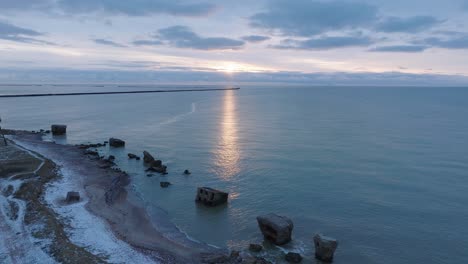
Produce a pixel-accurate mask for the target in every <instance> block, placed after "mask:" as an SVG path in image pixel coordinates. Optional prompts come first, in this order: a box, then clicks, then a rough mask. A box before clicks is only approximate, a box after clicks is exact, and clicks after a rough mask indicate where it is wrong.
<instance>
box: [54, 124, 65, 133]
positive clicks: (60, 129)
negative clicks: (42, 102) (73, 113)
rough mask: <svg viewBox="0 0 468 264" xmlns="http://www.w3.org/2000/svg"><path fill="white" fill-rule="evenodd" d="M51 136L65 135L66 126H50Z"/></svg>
mask: <svg viewBox="0 0 468 264" xmlns="http://www.w3.org/2000/svg"><path fill="white" fill-rule="evenodd" d="M51 130H52V134H53V135H65V134H66V133H67V126H66V125H52V126H51Z"/></svg>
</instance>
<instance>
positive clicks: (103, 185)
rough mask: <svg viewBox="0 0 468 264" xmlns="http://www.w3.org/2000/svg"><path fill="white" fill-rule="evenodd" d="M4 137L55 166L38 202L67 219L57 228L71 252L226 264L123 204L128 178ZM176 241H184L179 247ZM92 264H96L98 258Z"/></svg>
mask: <svg viewBox="0 0 468 264" xmlns="http://www.w3.org/2000/svg"><path fill="white" fill-rule="evenodd" d="M4 131H5V132H6V134H7V135H8V138H9V141H10V142H14V144H15V145H18V146H19V147H21V148H24V149H25V150H26V151H28V152H30V153H31V154H32V153H37V154H38V155H39V156H41V157H43V158H44V159H45V160H46V161H47V162H50V163H51V164H52V165H54V166H53V167H55V166H57V168H58V169H57V171H56V173H57V175H58V176H57V178H55V179H53V180H51V182H50V183H46V184H45V186H44V193H43V194H42V195H41V199H42V201H43V205H44V206H46V207H48V208H49V209H51V210H52V211H54V213H55V214H56V218H57V219H58V220H59V221H61V220H62V222H63V219H67V221H66V222H67V223H65V224H64V223H61V224H63V226H65V227H64V232H65V233H67V235H68V237H69V239H70V241H71V242H72V243H73V244H76V246H78V247H83V248H86V249H87V250H89V251H90V254H92V255H96V256H100V255H108V257H109V258H110V259H109V260H110V261H111V262H119V261H120V262H122V259H125V258H127V259H128V260H132V261H135V260H136V259H140V262H142V261H144V262H145V263H148V262H154V263H213V259H218V260H219V261H217V262H216V263H229V259H230V257H229V256H228V255H227V254H228V251H227V250H225V249H216V248H213V247H210V246H208V245H206V244H203V243H198V242H195V241H193V240H191V239H189V238H188V237H187V236H186V235H185V234H184V233H183V232H181V231H180V230H179V229H178V228H177V227H176V226H175V225H174V230H178V231H179V232H180V233H181V234H183V236H180V235H177V236H175V237H177V240H176V239H174V240H173V239H170V238H168V237H167V236H165V234H164V233H163V232H162V231H160V230H158V228H157V223H155V224H153V222H152V220H154V219H150V218H149V216H148V214H147V212H146V210H145V209H144V208H143V207H141V206H139V205H137V204H134V202H132V201H130V199H128V191H129V190H127V186H128V185H129V183H130V177H129V175H128V174H126V173H125V172H122V171H120V170H116V169H113V168H109V167H108V166H105V164H104V163H105V161H104V160H101V159H99V158H95V157H93V156H88V155H86V154H85V151H86V149H83V148H79V147H77V146H72V145H60V144H55V143H54V142H46V141H43V140H42V136H41V134H40V133H31V132H27V131H16V130H4ZM0 148H1V146H0ZM52 170H53V169H52ZM49 172H52V171H49ZM59 177H61V178H59ZM23 184H24V183H23ZM20 188H21V187H20ZM68 191H78V192H79V193H80V196H81V198H82V199H81V200H80V202H78V203H73V204H65V203H64V201H63V200H64V198H65V195H66V193H67V192H68ZM25 202H26V204H28V203H30V201H29V200H26V201H25ZM87 214H88V215H87ZM0 232H1V229H0ZM97 236H99V239H97V240H96V239H95V238H96V237H97ZM181 237H185V238H186V239H184V241H179V240H180V238H181ZM116 240H118V241H116ZM119 242H122V243H119ZM106 243H107V244H106ZM115 250H118V251H119V252H116V251H115ZM0 253H1V252H0ZM49 253H50V252H49ZM112 257H114V259H112ZM222 260H223V261H222ZM104 262H107V261H104ZM47 263H49V262H47ZM92 263H100V261H99V258H96V259H95V260H93V261H92Z"/></svg>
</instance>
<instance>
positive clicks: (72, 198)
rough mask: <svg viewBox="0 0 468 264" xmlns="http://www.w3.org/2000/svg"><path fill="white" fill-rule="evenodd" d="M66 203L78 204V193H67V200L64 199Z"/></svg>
mask: <svg viewBox="0 0 468 264" xmlns="http://www.w3.org/2000/svg"><path fill="white" fill-rule="evenodd" d="M65 201H66V202H67V203H73V202H79V201H80V193H79V192H68V193H67V198H66V199H65Z"/></svg>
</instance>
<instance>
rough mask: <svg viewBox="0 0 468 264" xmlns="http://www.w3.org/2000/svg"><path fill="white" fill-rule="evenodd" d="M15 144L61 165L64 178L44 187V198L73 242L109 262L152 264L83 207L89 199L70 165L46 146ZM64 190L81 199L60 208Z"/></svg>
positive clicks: (79, 177) (80, 180) (80, 179)
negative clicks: (67, 225) (66, 223)
mask: <svg viewBox="0 0 468 264" xmlns="http://www.w3.org/2000/svg"><path fill="white" fill-rule="evenodd" d="M18 144H21V145H22V146H24V147H25V148H27V149H30V150H32V151H35V152H37V153H39V154H41V155H43V156H44V157H47V158H49V159H51V160H53V161H54V162H55V163H56V164H57V165H59V166H61V168H60V173H61V175H62V176H63V177H62V178H61V179H60V180H58V181H55V182H53V183H51V184H49V186H47V189H46V191H45V195H44V197H45V201H46V202H47V203H48V204H49V206H50V207H51V208H52V209H53V210H54V211H55V212H56V213H57V214H58V215H59V216H60V217H62V218H63V219H64V220H65V221H67V222H68V224H69V226H70V228H67V229H66V232H67V234H68V235H69V238H70V241H71V242H72V243H74V244H76V245H78V246H82V247H86V249H87V250H88V251H90V252H91V253H93V254H95V255H99V256H107V257H108V259H107V260H108V261H109V262H111V263H155V262H154V261H153V260H152V259H151V258H149V257H148V256H146V255H144V254H142V253H140V252H138V251H137V250H135V249H133V248H132V247H131V246H130V245H128V244H127V243H126V242H124V241H122V240H120V239H118V238H117V237H116V236H115V235H114V233H113V232H112V230H111V229H110V227H109V225H108V224H107V223H106V222H105V221H104V220H103V219H101V218H99V217H97V216H95V215H93V214H91V213H90V212H89V211H88V210H86V208H85V204H86V203H87V202H88V197H86V193H85V191H84V189H83V184H82V177H81V175H80V174H79V173H76V172H75V171H73V170H71V169H69V167H70V164H66V161H64V160H63V159H60V155H56V153H52V152H51V151H49V150H48V149H47V148H46V147H42V146H37V145H34V144H29V143H27V142H18ZM66 190H76V191H79V192H80V196H81V198H82V200H81V201H80V202H78V203H75V204H72V205H67V206H63V205H62V204H61V203H60V201H61V200H63V198H64V197H65V195H66Z"/></svg>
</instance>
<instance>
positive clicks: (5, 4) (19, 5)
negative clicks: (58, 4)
mask: <svg viewBox="0 0 468 264" xmlns="http://www.w3.org/2000/svg"><path fill="white" fill-rule="evenodd" d="M50 4H51V1H49V0H0V9H2V10H8V9H12V10H14V9H17V10H31V9H38V8H45V7H47V6H49V5H50Z"/></svg>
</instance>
